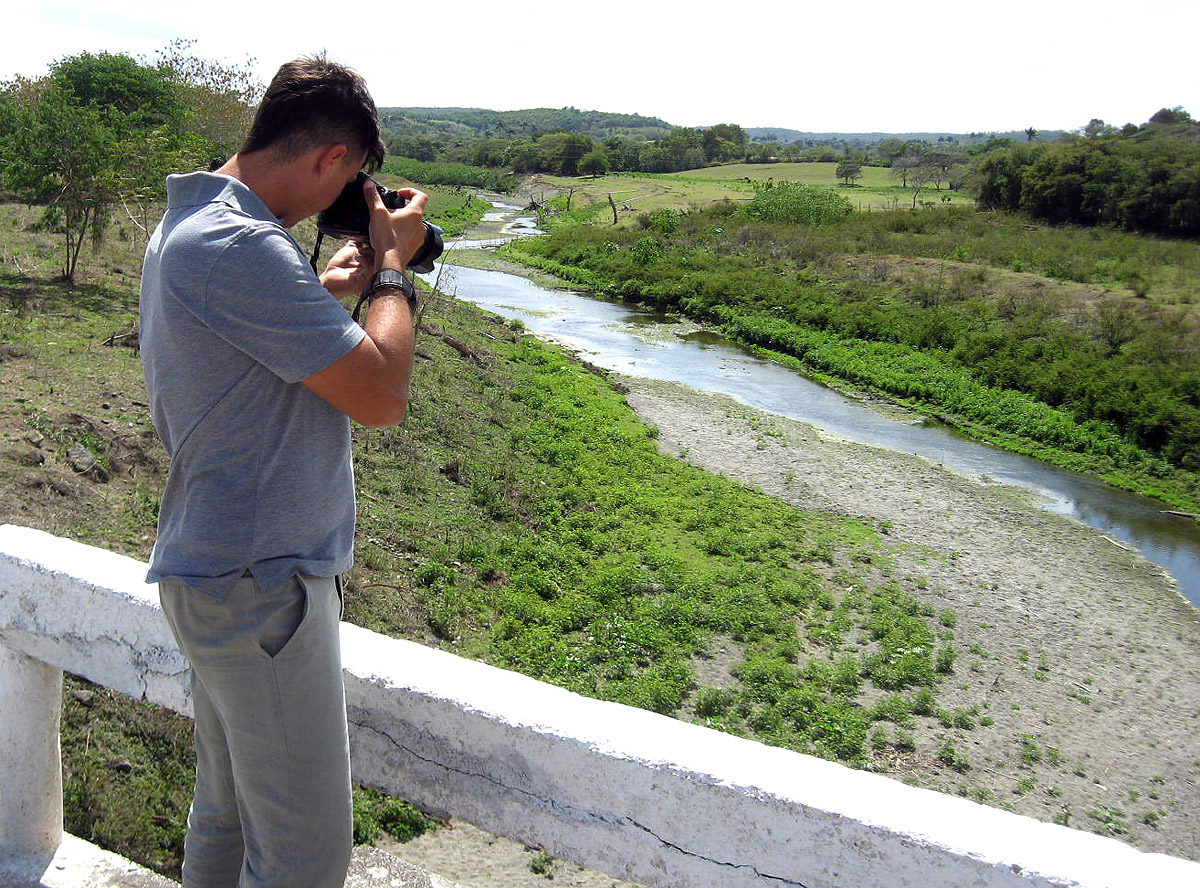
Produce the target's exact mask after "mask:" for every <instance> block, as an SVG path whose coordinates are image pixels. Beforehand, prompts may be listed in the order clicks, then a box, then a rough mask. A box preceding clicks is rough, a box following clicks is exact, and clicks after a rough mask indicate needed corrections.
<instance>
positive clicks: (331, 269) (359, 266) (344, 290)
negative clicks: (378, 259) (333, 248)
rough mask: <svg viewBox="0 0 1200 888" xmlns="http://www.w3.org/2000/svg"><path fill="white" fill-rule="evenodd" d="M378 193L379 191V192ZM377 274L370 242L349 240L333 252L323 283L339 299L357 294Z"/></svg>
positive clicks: (324, 273) (322, 278)
mask: <svg viewBox="0 0 1200 888" xmlns="http://www.w3.org/2000/svg"><path fill="white" fill-rule="evenodd" d="M377 193H378V192H377ZM373 274H375V251H374V250H372V249H371V247H370V245H368V244H360V243H358V241H347V242H346V244H345V246H343V247H342V248H341V249H340V250H338V251H337V252H336V253H334V254H333V256H332V257H331V258H330V260H329V264H328V265H326V266H325V271H324V272H322V274H321V283H322V284H324V285H325V289H326V290H328V291H329V292H330V293H332V294H333V295H334V296H336V297H337V298H338V299H345V298H346V297H347V296H357V295H358V294H359V293H361V292H362V291H363V290H365V289H366V288H367V284H369V283H371V276H372V275H373Z"/></svg>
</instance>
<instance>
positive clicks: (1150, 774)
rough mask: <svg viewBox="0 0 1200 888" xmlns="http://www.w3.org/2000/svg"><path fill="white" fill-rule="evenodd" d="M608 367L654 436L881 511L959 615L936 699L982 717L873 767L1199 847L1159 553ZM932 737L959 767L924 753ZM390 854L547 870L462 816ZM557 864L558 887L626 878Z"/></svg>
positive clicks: (1187, 632) (1194, 690) (1185, 722)
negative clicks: (951, 666) (460, 821)
mask: <svg viewBox="0 0 1200 888" xmlns="http://www.w3.org/2000/svg"><path fill="white" fill-rule="evenodd" d="M620 381H621V383H622V384H623V385H624V386H626V387H627V388H628V394H627V400H628V402H629V404H630V406H631V407H632V408H633V409H634V410H635V411H636V412H637V413H638V414H639V415H640V416H641V417H642V418H643V419H644V420H645V421H646V422H647V423H649V424H651V425H654V426H657V427H658V429H659V437H658V441H659V444H660V446H661V447H662V449H663V450H664V451H665V452H667V453H670V454H672V455H675V456H679V457H680V458H682V459H686V460H688V461H689V462H692V463H694V464H696V465H698V466H701V467H703V468H705V469H707V470H709V471H713V472H719V473H722V474H724V475H727V476H728V477H730V478H734V479H737V480H739V481H742V482H744V483H746V484H747V485H750V486H753V487H755V488H757V489H760V490H762V491H764V492H765V493H768V494H770V495H772V496H776V497H779V498H781V499H784V500H786V501H787V502H789V503H791V504H793V505H795V506H797V507H799V508H801V509H805V510H813V511H830V512H834V513H837V514H843V515H850V516H855V517H861V518H864V519H869V520H870V521H871V522H872V523H883V525H884V526H886V527H888V533H887V536H886V537H885V539H886V541H887V542H888V543H889V544H890V545H891V546H893V547H894V565H893V568H892V570H893V572H894V573H895V575H897V576H907V577H914V578H921V579H920V583H919V585H923V586H924V587H925V588H924V591H923V593H921V594H923V595H925V597H926V598H927V600H928V601H929V602H931V603H932V604H933V605H934V606H935V607H936V608H937V609H938V611H939V612H940V611H942V610H944V609H949V610H952V611H953V612H954V613H955V614H956V615H957V622H956V625H955V627H954V632H955V638H956V643H957V646H958V661H957V666H956V669H955V672H954V674H953V675H952V676H950V677H949V678H948V679H947V680H946V681H945V682H944V684H943V685H942V686H941V687H940V688H939V692H938V700H939V704H940V705H941V706H942V707H943V708H945V709H947V710H955V709H962V710H971V709H972V707H975V708H976V709H975V710H974V711H976V712H977V715H978V721H977V724H976V726H975V727H974V728H972V729H970V730H960V729H949V728H945V727H944V726H942V725H940V724H937V723H933V724H931V725H927V726H924V727H920V726H918V727H916V728H914V729H912V731H911V733H912V735H913V737H914V739H915V741H916V750H915V751H914V752H911V753H907V754H902V755H901V754H897V755H894V756H890V757H889V758H888V759H887V761H886V766H887V773H889V774H890V775H891V776H894V777H896V778H897V779H903V780H906V781H908V782H911V783H915V784H917V785H921V786H926V787H930V788H933V789H938V790H941V791H945V792H950V793H958V794H964V795H967V796H969V797H971V798H974V799H976V800H978V801H981V802H984V803H986V804H992V805H996V806H1001V807H1004V808H1007V809H1010V810H1013V811H1016V812H1019V813H1021V814H1026V815H1029V816H1032V817H1036V818H1039V819H1042V820H1048V821H1055V820H1056V821H1058V822H1066V823H1067V824H1068V825H1070V826H1073V827H1076V828H1079V829H1086V830H1091V831H1095V832H1101V833H1105V834H1108V835H1113V836H1115V837H1116V838H1119V839H1121V840H1123V841H1127V842H1131V843H1132V844H1135V845H1136V846H1138V847H1139V848H1142V849H1143V850H1147V851H1158V852H1164V853H1168V854H1173V855H1176V856H1181V857H1189V858H1200V816H1198V815H1200V789H1198V787H1197V780H1198V778H1200V741H1198V740H1197V737H1198V736H1200V733H1198V728H1200V681H1198V680H1197V676H1198V669H1200V621H1198V617H1200V614H1198V613H1197V611H1196V609H1195V608H1193V607H1192V606H1191V605H1189V604H1188V603H1187V602H1185V601H1184V600H1183V599H1182V598H1181V597H1180V596H1179V595H1178V594H1177V593H1176V592H1175V590H1174V586H1173V583H1172V581H1171V579H1170V578H1169V577H1168V576H1167V575H1166V574H1164V573H1163V572H1162V571H1161V569H1159V568H1158V567H1156V566H1154V565H1152V564H1150V563H1148V562H1146V561H1145V560H1144V559H1142V558H1141V557H1140V556H1139V555H1138V554H1137V553H1136V552H1133V551H1131V550H1130V549H1129V548H1127V547H1125V546H1123V545H1120V544H1118V543H1116V542H1114V541H1112V540H1110V539H1109V538H1107V537H1104V536H1103V535H1101V534H1100V533H1098V532H1096V531H1094V530H1091V529H1089V528H1087V527H1085V526H1083V525H1082V524H1080V523H1079V522H1077V521H1074V520H1071V519H1068V518H1065V517H1061V516H1057V515H1054V514H1051V513H1049V512H1045V511H1043V510H1041V509H1039V508H1038V507H1037V506H1036V504H1035V503H1033V502H1032V501H1031V500H1030V495H1029V494H1026V493H1024V492H1021V491H1017V490H1014V489H1012V488H1008V487H1004V486H1001V485H997V484H993V483H989V482H988V481H987V480H986V479H969V478H963V477H961V476H958V475H955V474H953V473H951V472H949V471H947V470H945V469H943V468H941V467H939V466H937V465H935V464H933V463H931V462H929V461H928V460H925V459H922V458H919V457H914V456H909V455H906V454H900V453H896V452H892V451H887V450H883V449H880V448H874V447H868V446H864V445H860V444H856V443H852V442H848V441H845V440H842V439H838V438H835V437H832V436H829V435H826V434H824V433H822V432H820V431H818V430H816V429H814V428H812V427H811V426H808V425H805V424H804V423H800V422H796V421H793V420H788V419H785V418H783V417H779V416H775V415H773V414H767V413H762V412H759V411H754V410H751V409H750V408H747V407H745V406H743V405H741V404H739V403H737V402H735V401H732V400H731V399H728V398H724V397H721V396H716V395H708V394H703V393H699V392H696V391H693V390H690V389H687V388H684V387H681V386H677V385H673V384H670V383H663V382H658V381H651V380H643V379H631V378H622V379H621V380H620ZM988 722H990V723H988ZM947 737H950V738H952V739H953V741H954V743H955V745H956V747H957V749H958V752H959V753H960V754H961V756H962V757H963V759H964V760H965V761H966V763H967V764H968V767H967V768H966V769H965V770H962V771H960V770H956V769H953V768H950V767H947V766H946V765H945V764H944V763H942V762H940V761H939V760H938V758H937V750H938V748H939V746H940V744H941V743H943V742H944V741H945V739H946V738H947ZM395 851H396V853H398V854H399V855H400V856H402V857H406V858H408V859H411V860H413V862H416V863H418V864H421V865H423V866H425V867H427V868H428V869H430V870H432V871H434V872H438V873H440V874H442V875H444V876H447V877H449V878H451V879H455V880H457V881H460V882H462V883H463V884H465V885H468V886H471V888H500V886H507V888H523V886H527V885H529V886H533V885H540V884H545V876H543V875H539V874H535V873H534V872H533V871H532V870H531V868H530V864H531V862H532V861H533V860H534V859H535V857H536V852H535V851H534V850H532V849H525V848H522V847H521V846H520V845H517V844H515V843H510V842H506V841H504V840H496V839H495V838H494V837H491V836H488V835H486V834H484V833H481V832H479V831H478V830H475V829H474V828H471V827H467V826H465V825H460V826H456V827H455V828H453V829H449V830H440V831H438V832H437V833H434V834H432V835H429V836H427V837H425V838H422V839H420V840H418V841H417V842H414V843H411V844H410V845H404V846H399V847H397V848H396V849H395ZM555 867H556V868H555V869H554V870H553V871H552V874H553V876H554V883H555V884H559V885H569V886H581V888H582V886H587V888H610V886H616V885H619V884H621V883H618V882H616V881H615V880H614V879H612V878H610V877H607V876H603V875H600V874H596V873H590V872H586V871H580V870H579V868H577V867H574V866H572V865H570V864H567V863H565V862H558V863H556V864H555Z"/></svg>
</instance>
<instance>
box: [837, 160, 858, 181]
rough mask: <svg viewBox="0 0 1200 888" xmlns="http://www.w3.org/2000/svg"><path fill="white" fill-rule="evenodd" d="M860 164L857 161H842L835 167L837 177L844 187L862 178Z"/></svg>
mask: <svg viewBox="0 0 1200 888" xmlns="http://www.w3.org/2000/svg"><path fill="white" fill-rule="evenodd" d="M862 166H863V165H862V164H861V163H859V162H858V161H857V160H843V161H842V162H841V163H839V164H838V165H837V177H838V178H839V179H841V180H842V184H844V185H853V184H854V180H856V179H861V178H862Z"/></svg>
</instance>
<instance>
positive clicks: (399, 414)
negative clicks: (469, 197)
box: [304, 182, 428, 428]
mask: <svg viewBox="0 0 1200 888" xmlns="http://www.w3.org/2000/svg"><path fill="white" fill-rule="evenodd" d="M400 193H401V194H402V195H403V196H404V197H405V199H406V200H407V201H408V203H407V204H406V205H405V206H404V207H402V208H401V209H399V210H388V209H387V207H385V206H384V204H383V201H382V200H381V199H380V197H379V192H378V191H377V190H376V189H375V186H374V185H373V184H371V183H369V182H368V183H366V185H365V186H364V194H365V195H366V197H367V204H368V206H370V208H371V243H372V245H373V247H374V253H375V263H374V269H373V271H380V270H381V269H384V268H391V269H395V270H396V271H403V270H404V266H405V265H406V264H407V263H408V260H409V259H410V258H411V257H412V256H413V255H414V254H415V253H416V251H417V250H419V249H420V248H421V245H422V244H423V243H424V242H425V227H424V225H422V224H421V220H422V215H423V212H424V209H425V203H426V201H427V200H428V198H427V197H426V195H425V194H424V193H423V192H420V191H417V190H415V189H411V188H409V189H404V188H402V189H400ZM363 328H364V329H365V330H366V331H367V335H366V336H365V337H363V340H362V341H361V342H360V343H359V344H358V345H357V346H355V347H354V348H353V349H351V350H350V352H349V353H348V354H346V355H344V356H342V357H341V358H339V359H338V360H336V361H334V362H333V363H332V364H330V365H329V366H328V367H326V368H325V369H324V370H321V371H319V372H317V373H314V374H313V375H312V376H310V377H309V378H308V379H306V380H304V384H305V385H306V386H308V388H309V389H311V390H312V391H313V392H314V393H315V394H317V395H320V396H321V397H322V398H324V399H325V400H326V401H328V402H329V403H330V404H332V405H333V406H334V407H336V408H338V409H339V410H341V411H342V412H343V413H345V414H346V415H347V416H349V417H350V418H351V419H353V420H354V421H355V422H358V423H360V424H361V425H365V426H368V427H371V428H381V427H385V426H393V425H398V424H399V423H400V422H402V421H403V419H404V414H405V411H406V410H407V409H408V383H409V378H410V376H411V372H412V356H413V317H412V312H411V310H410V308H409V305H408V299H407V298H406V297H405V296H404V294H403V293H402V292H401V291H400V290H394V289H383V290H380V291H378V293H377V294H376V296H375V298H374V299H373V300H372V302H371V305H370V306H369V307H368V309H367V316H366V319H365V320H364V322H363Z"/></svg>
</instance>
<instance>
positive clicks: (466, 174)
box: [381, 157, 516, 191]
mask: <svg viewBox="0 0 1200 888" xmlns="http://www.w3.org/2000/svg"><path fill="white" fill-rule="evenodd" d="M381 172H383V173H385V174H388V175H392V176H400V177H402V178H405V179H408V180H409V181H410V182H420V183H421V184H422V185H455V186H458V187H461V188H482V189H484V190H487V191H511V190H512V187H513V185H514V184H515V183H516V180H515V179H514V178H513V176H511V175H508V174H506V173H503V172H501V171H499V170H496V169H488V168H485V167H478V166H471V165H469V164H465V163H435V162H432V161H420V160H413V159H411V158H408V157H389V158H387V159H386V160H385V161H384V163H383V169H382V170H381Z"/></svg>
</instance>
